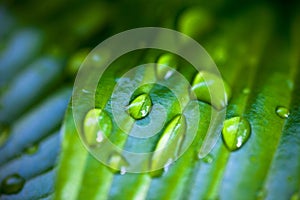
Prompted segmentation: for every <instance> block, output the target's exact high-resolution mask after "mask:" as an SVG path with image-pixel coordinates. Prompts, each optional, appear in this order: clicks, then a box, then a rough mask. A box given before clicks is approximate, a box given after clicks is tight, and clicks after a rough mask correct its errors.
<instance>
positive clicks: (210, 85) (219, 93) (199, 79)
mask: <svg viewBox="0 0 300 200" xmlns="http://www.w3.org/2000/svg"><path fill="white" fill-rule="evenodd" d="M220 85H224V90H222V87H220ZM209 89H210V90H211V91H210V90H209ZM191 90H192V91H193V92H194V93H195V95H196V97H197V99H198V100H199V101H204V102H206V103H210V104H211V105H212V106H213V107H215V108H216V109H218V110H220V109H222V108H224V107H225V106H227V103H228V101H229V99H230V98H231V89H230V87H229V86H228V84H227V83H226V82H225V81H223V80H222V78H221V77H219V76H217V75H215V74H213V73H210V72H204V71H201V72H199V73H197V74H196V76H195V78H194V80H193V83H192V87H191Z"/></svg>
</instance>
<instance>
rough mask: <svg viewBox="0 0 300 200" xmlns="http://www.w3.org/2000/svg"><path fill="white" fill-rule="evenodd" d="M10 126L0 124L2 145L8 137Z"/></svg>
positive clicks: (0, 144)
mask: <svg viewBox="0 0 300 200" xmlns="http://www.w3.org/2000/svg"><path fill="white" fill-rule="evenodd" d="M9 134H10V128H9V126H7V125H4V124H0V146H2V145H4V143H5V142H6V141H7V139H8V138H9Z"/></svg>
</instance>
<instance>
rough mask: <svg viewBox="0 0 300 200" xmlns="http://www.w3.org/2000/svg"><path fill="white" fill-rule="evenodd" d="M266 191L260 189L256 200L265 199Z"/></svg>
mask: <svg viewBox="0 0 300 200" xmlns="http://www.w3.org/2000/svg"><path fill="white" fill-rule="evenodd" d="M267 194H268V193H267V190H265V189H261V190H259V191H258V193H257V195H256V199H257V200H263V199H266V197H267Z"/></svg>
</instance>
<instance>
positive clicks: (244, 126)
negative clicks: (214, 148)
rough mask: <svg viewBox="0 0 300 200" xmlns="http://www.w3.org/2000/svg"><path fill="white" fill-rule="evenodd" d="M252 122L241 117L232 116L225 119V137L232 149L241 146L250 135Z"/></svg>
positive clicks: (226, 142) (229, 147)
mask: <svg viewBox="0 0 300 200" xmlns="http://www.w3.org/2000/svg"><path fill="white" fill-rule="evenodd" d="M250 133H251V130H250V124H249V122H248V120H246V119H244V118H241V117H232V118H230V119H227V120H225V122H224V125H223V130H222V134H223V139H224V142H225V144H226V146H227V147H228V149H229V150H230V151H234V150H237V149H239V148H241V146H242V145H243V144H245V142H246V141H247V140H248V138H249V136H250Z"/></svg>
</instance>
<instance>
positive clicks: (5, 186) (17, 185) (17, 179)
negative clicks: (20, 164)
mask: <svg viewBox="0 0 300 200" xmlns="http://www.w3.org/2000/svg"><path fill="white" fill-rule="evenodd" d="M24 184H25V179H24V178H23V177H21V176H20V175H19V174H12V175H9V176H7V177H6V178H5V179H3V180H2V182H1V193H2V194H16V193H18V192H20V191H21V190H22V188H23V186H24Z"/></svg>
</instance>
